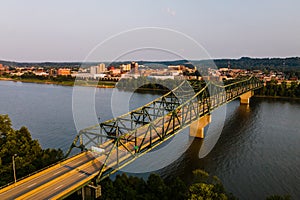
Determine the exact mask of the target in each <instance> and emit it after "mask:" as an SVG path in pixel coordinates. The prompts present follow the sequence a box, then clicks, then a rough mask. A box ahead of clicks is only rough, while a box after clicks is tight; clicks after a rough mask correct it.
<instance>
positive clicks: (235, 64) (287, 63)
mask: <svg viewBox="0 0 300 200" xmlns="http://www.w3.org/2000/svg"><path fill="white" fill-rule="evenodd" d="M213 61H214V62H212V60H193V61H192V63H193V64H199V65H200V66H206V67H211V66H213V63H214V64H215V65H216V66H217V67H218V68H224V67H228V66H230V67H231V68H235V69H236V68H238V69H252V70H254V69H260V70H264V69H266V70H272V69H274V70H280V71H286V70H299V69H300V57H289V58H249V57H242V58H239V59H214V60H213ZM129 62H131V61H122V62H112V63H109V62H104V63H105V64H106V65H107V66H109V65H113V66H119V65H120V64H123V63H129ZM136 62H138V63H139V64H141V65H151V64H161V65H164V66H168V65H180V64H188V63H190V61H188V60H176V61H136ZM99 63H101V61H99V62H90V63H81V62H41V63H38V62H32V63H31V62H14V61H4V60H0V64H3V65H6V66H11V67H29V66H39V67H70V68H72V67H79V66H91V65H96V64H99Z"/></svg>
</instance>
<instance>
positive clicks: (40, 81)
mask: <svg viewBox="0 0 300 200" xmlns="http://www.w3.org/2000/svg"><path fill="white" fill-rule="evenodd" d="M0 81H13V82H22V83H36V84H46V85H59V86H67V87H74V83H75V82H73V83H72V82H55V81H46V80H38V79H37V80H36V81H33V80H26V79H23V80H17V79H13V78H3V77H1V78H0ZM76 86H82V87H96V88H115V85H104V84H100V85H97V86H95V85H90V84H78V85H76Z"/></svg>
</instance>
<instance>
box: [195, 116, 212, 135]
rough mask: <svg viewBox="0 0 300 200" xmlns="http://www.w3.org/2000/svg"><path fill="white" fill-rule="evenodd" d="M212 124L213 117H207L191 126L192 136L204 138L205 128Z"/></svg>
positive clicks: (201, 118)
mask: <svg viewBox="0 0 300 200" xmlns="http://www.w3.org/2000/svg"><path fill="white" fill-rule="evenodd" d="M210 122H211V115H205V116H203V117H200V118H199V119H198V120H196V121H194V122H193V123H192V124H191V125H190V136H192V137H197V138H204V127H205V126H207V125H208V124H209V123H210Z"/></svg>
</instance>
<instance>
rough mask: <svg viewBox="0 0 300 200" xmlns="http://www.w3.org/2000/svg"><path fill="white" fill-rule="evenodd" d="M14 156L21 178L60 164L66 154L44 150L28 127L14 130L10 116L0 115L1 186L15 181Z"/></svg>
mask: <svg viewBox="0 0 300 200" xmlns="http://www.w3.org/2000/svg"><path fill="white" fill-rule="evenodd" d="M13 156H14V160H15V168H16V176H17V178H21V177H24V176H26V175H28V174H30V173H32V172H35V171H37V170H39V169H42V168H44V167H46V166H49V165H51V164H53V163H55V162H58V161H59V160H61V159H62V158H63V157H64V154H63V152H62V150H61V149H49V148H48V149H42V148H41V146H40V144H39V142H38V141H37V140H33V139H32V138H31V135H30V132H29V131H28V129H27V128H26V127H21V128H20V129H19V130H14V129H13V128H12V124H11V120H10V118H9V117H8V115H0V177H1V178H0V186H3V185H5V184H8V183H10V182H13V181H14V176H13V166H12V165H13V164H12V159H13Z"/></svg>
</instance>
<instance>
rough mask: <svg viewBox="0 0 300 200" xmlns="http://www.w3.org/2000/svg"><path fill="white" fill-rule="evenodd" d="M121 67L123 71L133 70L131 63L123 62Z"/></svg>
mask: <svg viewBox="0 0 300 200" xmlns="http://www.w3.org/2000/svg"><path fill="white" fill-rule="evenodd" d="M120 69H121V71H122V72H129V71H130V70H131V64H130V63H129V64H122V65H121V66H120Z"/></svg>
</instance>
